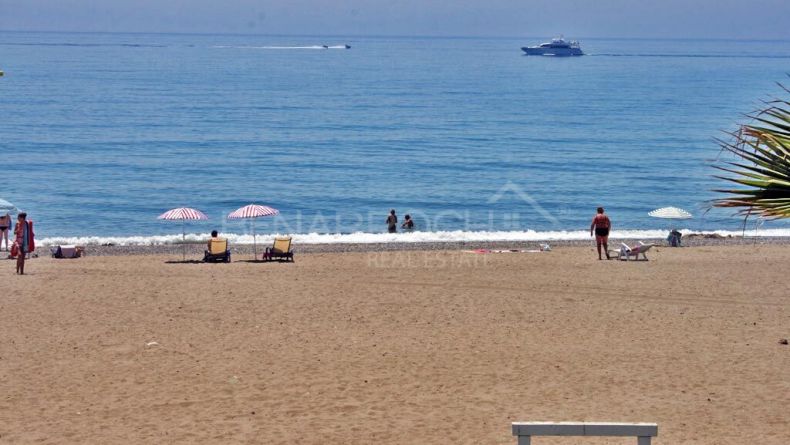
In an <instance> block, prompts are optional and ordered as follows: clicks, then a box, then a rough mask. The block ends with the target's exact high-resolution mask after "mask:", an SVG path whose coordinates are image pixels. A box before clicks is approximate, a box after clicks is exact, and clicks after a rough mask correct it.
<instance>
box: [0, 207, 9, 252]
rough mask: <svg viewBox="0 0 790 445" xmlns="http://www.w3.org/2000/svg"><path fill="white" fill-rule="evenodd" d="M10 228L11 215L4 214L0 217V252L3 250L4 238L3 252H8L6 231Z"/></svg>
mask: <svg viewBox="0 0 790 445" xmlns="http://www.w3.org/2000/svg"><path fill="white" fill-rule="evenodd" d="M9 228H11V215H9V214H8V213H6V214H5V215H3V216H0V250H3V238H5V250H6V251H8V249H9V247H8V229H9Z"/></svg>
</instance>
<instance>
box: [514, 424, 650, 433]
mask: <svg viewBox="0 0 790 445" xmlns="http://www.w3.org/2000/svg"><path fill="white" fill-rule="evenodd" d="M512 426H513V435H514V436H637V437H655V436H658V425H657V424H655V423H617V422H513V424H512Z"/></svg>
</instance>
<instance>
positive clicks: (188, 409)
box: [0, 244, 790, 445]
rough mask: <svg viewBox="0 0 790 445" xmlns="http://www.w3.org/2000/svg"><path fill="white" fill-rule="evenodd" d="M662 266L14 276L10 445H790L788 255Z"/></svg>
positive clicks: (33, 266) (157, 264)
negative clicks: (531, 430) (579, 426)
mask: <svg viewBox="0 0 790 445" xmlns="http://www.w3.org/2000/svg"><path fill="white" fill-rule="evenodd" d="M649 257H650V261H648V262H618V261H597V259H596V258H595V254H594V253H593V252H592V249H591V248H590V247H589V246H586V247H582V246H569V247H558V248H556V249H555V250H554V251H552V252H544V253H518V254H517V253H513V254H489V255H478V254H471V253H464V252H462V251H460V250H459V251H394V252H352V253H310V254H301V255H298V256H297V258H296V263H295V264H279V263H271V264H262V263H254V262H246V261H244V260H247V259H249V257H248V256H243V255H236V256H235V257H234V261H235V262H234V263H231V264H196V263H187V264H179V263H174V262H172V261H173V260H179V259H180V255H179V254H175V253H174V254H168V255H161V254H159V255H135V256H129V255H125V256H88V257H86V258H81V259H77V260H54V259H50V258H43V257H42V258H37V259H33V260H30V261H29V263H28V266H27V270H28V271H29V275H27V276H15V275H14V274H13V270H14V263H13V262H12V261H2V262H0V274H5V279H4V283H5V286H4V292H3V294H2V296H0V333H1V335H2V339H3V341H2V342H0V393H1V394H2V397H0V443H14V444H18V443H21V444H27V443H53V444H54V443H97V444H98V443H101V444H114V443H118V444H128V443H152V444H153V443H211V444H217V443H222V444H235V443H248V444H251V443H266V444H291V443H316V444H318V443H323V444H326V443H332V444H369V443H379V444H382V443H384V444H445V443H461V444H515V443H516V440H515V438H513V437H512V436H511V432H510V423H511V422H513V421H530V420H556V421H561V420H588V421H622V422H656V423H658V425H659V437H657V438H656V439H655V440H654V443H655V444H658V445H661V444H666V445H669V444H672V445H677V444H695V445H722V444H733V445H734V444H739V445H740V444H745V443H753V444H761V445H787V444H788V443H790V421H789V420H788V413H790V346H786V345H782V344H780V343H779V340H780V339H782V338H788V337H790V299H788V294H789V293H788V284H787V271H788V268H787V264H790V249H789V248H788V247H787V246H786V245H774V244H767V245H739V246H695V247H686V248H679V249H670V248H658V249H653V250H652V251H651V252H650V253H649ZM535 442H536V443H546V444H570V443H581V441H580V440H578V439H574V440H562V439H550V438H543V439H536V440H535ZM584 443H590V444H593V445H595V444H603V443H617V444H625V443H635V439H631V438H621V439H616V440H615V439H612V440H606V439H600V440H595V439H593V440H584Z"/></svg>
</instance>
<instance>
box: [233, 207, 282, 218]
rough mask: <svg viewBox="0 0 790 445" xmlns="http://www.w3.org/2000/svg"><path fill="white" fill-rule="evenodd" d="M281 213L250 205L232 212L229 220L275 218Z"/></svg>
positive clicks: (270, 208)
mask: <svg viewBox="0 0 790 445" xmlns="http://www.w3.org/2000/svg"><path fill="white" fill-rule="evenodd" d="M279 213H280V211H279V210H277V209H275V208H272V207H269V206H262V205H258V204H250V205H246V206H244V207H242V208H240V209H236V210H235V211H233V212H231V213H230V214H229V215H228V219H242V218H260V217H262V216H274V215H277V214H279Z"/></svg>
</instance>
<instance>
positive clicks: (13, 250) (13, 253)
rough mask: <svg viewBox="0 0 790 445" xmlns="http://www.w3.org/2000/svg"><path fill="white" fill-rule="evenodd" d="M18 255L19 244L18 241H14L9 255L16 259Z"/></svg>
mask: <svg viewBox="0 0 790 445" xmlns="http://www.w3.org/2000/svg"><path fill="white" fill-rule="evenodd" d="M17 255H19V245H18V244H17V243H14V244H12V245H11V253H10V255H9V258H11V259H14V258H16V256H17Z"/></svg>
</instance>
